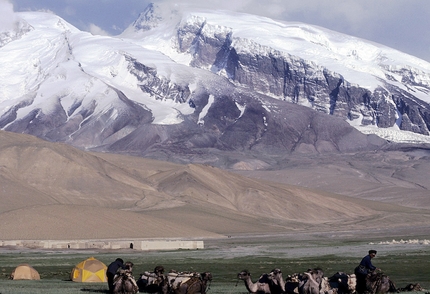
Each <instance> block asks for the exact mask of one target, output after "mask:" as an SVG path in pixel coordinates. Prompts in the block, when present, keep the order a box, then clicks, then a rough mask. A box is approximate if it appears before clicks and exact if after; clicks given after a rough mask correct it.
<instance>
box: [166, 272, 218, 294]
mask: <svg viewBox="0 0 430 294" xmlns="http://www.w3.org/2000/svg"><path fill="white" fill-rule="evenodd" d="M211 281H212V274H211V273H210V272H204V273H201V274H199V276H192V277H190V278H189V279H187V280H185V281H183V282H181V283H180V284H178V285H177V286H176V287H175V288H171V289H170V292H171V293H174V294H197V293H199V294H206V293H207V289H208V283H210V282H211Z"/></svg>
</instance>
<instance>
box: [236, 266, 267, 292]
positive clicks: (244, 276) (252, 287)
mask: <svg viewBox="0 0 430 294" xmlns="http://www.w3.org/2000/svg"><path fill="white" fill-rule="evenodd" d="M237 278H238V279H239V280H243V281H244V282H245V287H246V289H247V290H248V292H249V293H257V294H271V292H270V285H269V283H270V281H269V277H268V274H263V275H261V276H260V278H259V279H258V281H257V282H255V283H253V282H252V280H251V273H250V272H249V271H248V270H243V271H241V272H240V273H238V274H237Z"/></svg>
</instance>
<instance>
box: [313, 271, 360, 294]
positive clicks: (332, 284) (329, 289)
mask: <svg viewBox="0 0 430 294" xmlns="http://www.w3.org/2000/svg"><path fill="white" fill-rule="evenodd" d="M356 284H357V279H356V277H355V274H351V275H349V274H346V273H344V272H337V273H335V274H334V275H333V276H331V277H329V278H327V277H323V279H322V282H321V287H320V293H321V294H354V293H355V292H356V291H355V288H356Z"/></svg>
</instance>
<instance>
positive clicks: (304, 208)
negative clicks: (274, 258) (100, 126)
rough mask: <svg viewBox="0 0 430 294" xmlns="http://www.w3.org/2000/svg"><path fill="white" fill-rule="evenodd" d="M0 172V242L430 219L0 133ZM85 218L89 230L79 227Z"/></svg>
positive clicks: (420, 213)
mask: <svg viewBox="0 0 430 294" xmlns="http://www.w3.org/2000/svg"><path fill="white" fill-rule="evenodd" d="M0 167H1V168H0V184H1V187H2V189H0V200H1V202H2V206H1V211H0V222H1V223H2V224H4V225H5V226H6V227H5V228H4V230H3V229H2V231H1V236H0V237H1V239H3V240H7V239H38V238H42V239H43V238H48V239H64V238H77V239H79V238H84V239H85V238H94V237H97V238H125V237H135V238H167V237H170V238H177V237H199V238H207V237H220V235H231V234H249V233H253V234H257V233H258V234H263V233H286V232H291V231H292V230H298V231H303V230H310V231H327V230H337V229H342V230H346V229H351V230H356V229H363V228H365V227H366V228H367V227H373V226H380V225H381V224H384V226H387V228H393V227H394V228H395V227H403V226H404V225H405V223H404V220H405V219H407V220H408V225H410V226H421V225H425V224H426V222H427V220H428V212H426V211H425V210H418V209H412V208H404V207H401V206H397V205H391V204H383V203H380V202H377V201H367V200H366V201H362V200H360V199H354V198H349V197H346V196H341V195H337V194H331V193H327V192H323V191H318V190H308V189H304V188H300V187H298V186H290V185H285V184H281V183H275V182H267V181H263V180H254V179H250V178H245V177H242V176H239V175H236V174H233V173H230V172H227V171H224V170H220V169H217V168H214V167H210V166H204V165H193V164H191V165H179V164H173V163H168V162H162V161H155V160H150V159H144V158H139V157H130V156H123V155H115V154H108V153H89V152H85V151H80V150H78V149H75V148H73V147H70V146H68V145H65V144H58V143H49V142H45V141H41V140H39V139H37V138H34V137H32V136H28V135H20V134H14V133H9V132H4V131H1V132H0ZM399 216H401V217H400V218H399ZM86 222H87V223H91V224H94V227H92V228H91V229H89V228H88V226H81V225H79V224H82V223H86ZM60 228H61V229H60ZM113 228H116V229H113ZM120 228H126V229H120ZM142 228H144V229H143V230H142ZM161 228H163V229H161ZM165 228H167V229H165ZM91 236H92V237H91Z"/></svg>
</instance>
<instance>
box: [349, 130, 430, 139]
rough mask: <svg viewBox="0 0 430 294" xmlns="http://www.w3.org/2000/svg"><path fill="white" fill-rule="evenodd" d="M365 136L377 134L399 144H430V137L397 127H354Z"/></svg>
mask: <svg viewBox="0 0 430 294" xmlns="http://www.w3.org/2000/svg"><path fill="white" fill-rule="evenodd" d="M354 127H355V128H356V129H358V130H359V131H360V132H362V133H363V134H375V135H377V136H379V137H381V138H383V139H385V140H388V141H392V142H397V143H430V136H426V135H421V134H417V133H413V132H409V131H402V130H399V128H398V127H397V126H395V127H391V128H378V127H376V126H354Z"/></svg>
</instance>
